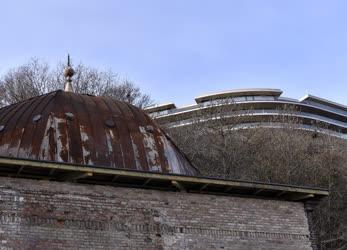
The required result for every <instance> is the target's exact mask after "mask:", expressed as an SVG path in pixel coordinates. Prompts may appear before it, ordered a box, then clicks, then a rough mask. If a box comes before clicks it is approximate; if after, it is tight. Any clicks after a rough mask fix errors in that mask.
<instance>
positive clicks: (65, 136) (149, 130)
mask: <svg viewBox="0 0 347 250" xmlns="http://www.w3.org/2000/svg"><path fill="white" fill-rule="evenodd" d="M0 128H1V129H0V156H2V157H12V158H24V159H32V160H40V161H53V162H63V163H71V164H80V165H89V166H90V165H91V166H95V167H109V168H124V169H130V170H140V171H151V172H160V173H174V174H183V175H195V174H197V170H196V169H195V168H194V167H193V166H192V165H191V164H190V162H189V161H188V160H187V158H186V157H185V156H184V155H183V154H182V153H181V152H180V151H179V150H178V148H177V147H176V146H175V145H174V143H173V142H172V141H171V140H170V138H168V136H167V135H165V134H164V133H163V132H162V131H161V130H160V128H158V126H157V125H156V124H155V123H154V122H153V121H152V120H151V119H150V118H149V117H148V116H147V115H146V114H145V113H144V112H143V111H141V110H140V109H139V108H137V107H135V106H133V105H130V104H128V103H125V102H120V101H115V100H112V99H110V98H106V97H96V96H90V95H81V94H76V93H73V92H64V91H61V90H59V91H55V92H51V93H49V94H46V95H42V96H38V97H34V98H31V99H29V100H26V101H23V102H20V103H17V104H13V105H10V106H7V107H4V108H1V109H0Z"/></svg>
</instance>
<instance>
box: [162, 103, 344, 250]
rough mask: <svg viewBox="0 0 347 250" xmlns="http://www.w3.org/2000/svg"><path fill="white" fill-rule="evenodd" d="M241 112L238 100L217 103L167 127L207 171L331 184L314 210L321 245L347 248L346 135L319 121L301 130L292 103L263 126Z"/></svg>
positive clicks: (234, 176)
mask: <svg viewBox="0 0 347 250" xmlns="http://www.w3.org/2000/svg"><path fill="white" fill-rule="evenodd" d="M249 110H252V109H251V108H250V109H249ZM243 112H244V111H243V110H242V108H241V107H240V106H239V105H237V104H231V105H230V104H229V105H222V104H217V105H215V106H214V107H212V108H209V109H206V110H204V109H202V110H201V111H200V112H199V113H197V114H196V117H195V118H193V119H191V120H190V121H184V126H180V124H179V123H177V124H176V125H175V126H172V127H170V128H166V131H167V132H168V133H169V134H170V135H171V136H172V137H173V139H174V140H175V141H176V142H177V144H178V145H179V146H180V148H181V149H182V150H183V152H185V153H186V154H187V155H188V157H189V158H190V159H191V160H192V162H193V164H194V165H195V166H196V167H197V168H198V169H199V170H200V171H201V173H202V174H203V175H205V176H209V177H220V178H230V179H242V180H249V181H262V182H269V183H283V184H290V185H301V186H313V187H323V188H327V189H329V191H330V196H329V197H328V198H326V199H325V200H324V201H323V202H322V203H321V204H320V205H319V207H318V208H317V209H316V211H315V220H314V221H315V223H316V229H317V234H318V236H319V240H320V244H321V248H322V249H346V248H347V234H346V232H347V191H346V186H347V142H346V140H342V139H339V138H336V137H333V136H331V135H329V134H324V133H317V131H319V130H322V129H324V126H323V125H322V124H311V125H316V128H315V129H313V131H312V130H311V131H309V130H304V129H302V128H303V126H301V125H304V124H302V122H303V121H300V120H298V118H296V117H295V116H293V112H296V110H293V108H292V107H285V108H283V110H278V112H276V113H280V115H274V116H273V117H272V118H270V119H269V121H267V124H262V127H259V126H258V127H257V126H253V127H252V126H246V125H245V123H244V120H243V119H244V117H245V116H243V115H242V114H244V113H243ZM249 112H252V111H249ZM248 115H251V114H248ZM248 119H249V118H248ZM187 124H188V125H187ZM322 126H323V127H322Z"/></svg>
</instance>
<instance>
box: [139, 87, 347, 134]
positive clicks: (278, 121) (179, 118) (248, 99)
mask: <svg viewBox="0 0 347 250" xmlns="http://www.w3.org/2000/svg"><path fill="white" fill-rule="evenodd" d="M195 102H196V103H195V104H192V105H189V106H185V107H179V108H177V107H176V106H175V104H174V103H167V104H162V105H156V106H152V107H148V108H146V109H145V111H146V112H147V113H148V114H149V115H150V116H151V117H152V118H154V119H155V120H156V121H157V122H158V123H159V124H162V125H165V126H167V127H169V128H173V127H180V126H189V125H191V124H193V123H194V122H196V121H200V122H201V121H202V122H208V121H212V120H213V121H216V120H218V119H223V122H224V121H228V120H229V123H230V124H232V125H233V127H234V128H251V127H259V126H261V127H283V126H287V125H289V124H294V125H295V126H297V127H298V128H301V129H307V130H312V131H317V132H321V133H329V134H332V135H334V136H338V137H341V138H344V139H347V106H344V105H342V104H338V103H335V102H332V101H329V100H326V99H323V98H320V97H316V96H313V95H306V96H304V97H302V98H301V99H299V100H297V99H293V98H287V97H283V96H282V91H281V90H280V89H267V88H252V89H238V90H231V91H225V92H219V93H213V94H207V95H202V96H198V97H196V98H195ZM236 121H237V122H236Z"/></svg>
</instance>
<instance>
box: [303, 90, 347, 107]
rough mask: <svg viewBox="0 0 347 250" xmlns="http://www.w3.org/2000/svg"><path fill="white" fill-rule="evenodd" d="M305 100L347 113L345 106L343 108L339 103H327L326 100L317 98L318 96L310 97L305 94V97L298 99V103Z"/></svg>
mask: <svg viewBox="0 0 347 250" xmlns="http://www.w3.org/2000/svg"><path fill="white" fill-rule="evenodd" d="M306 100H313V101H316V102H318V103H321V104H325V105H327V106H330V107H334V108H338V109H342V110H345V111H347V106H345V105H343V104H340V103H337V102H333V101H329V100H327V99H324V98H321V97H318V96H314V95H311V94H307V95H305V96H303V97H301V98H300V99H299V102H304V101H306Z"/></svg>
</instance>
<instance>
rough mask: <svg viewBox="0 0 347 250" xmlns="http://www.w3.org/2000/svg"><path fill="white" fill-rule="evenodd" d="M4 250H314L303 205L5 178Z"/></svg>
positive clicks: (1, 186) (0, 241) (1, 210)
mask: <svg viewBox="0 0 347 250" xmlns="http://www.w3.org/2000/svg"><path fill="white" fill-rule="evenodd" d="M0 249H247V250H248V249H264V250H265V249H266V250H269V249H283V250H284V249H286V250H288V249H293V250H294V249H295V250H298V249H311V246H310V242H309V230H308V225H307V218H306V216H305V211H304V206H303V204H302V203H299V202H286V201H276V200H266V199H253V198H240V197H227V196H214V195H206V194H204V195H203V194H190V193H184V192H166V191H156V190H144V189H131V188H120V187H109V186H96V185H81V184H72V183H62V182H49V181H37V180H27V179H14V178H5V177H1V178H0Z"/></svg>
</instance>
